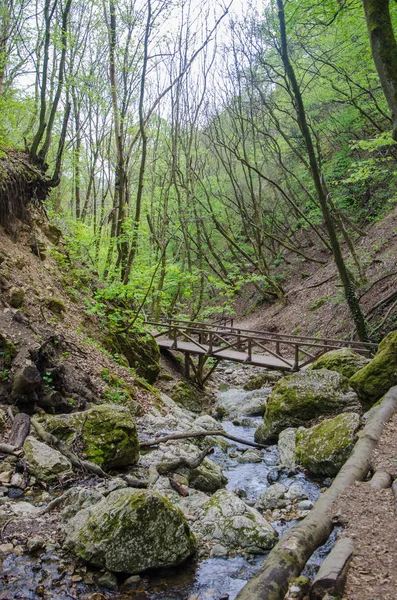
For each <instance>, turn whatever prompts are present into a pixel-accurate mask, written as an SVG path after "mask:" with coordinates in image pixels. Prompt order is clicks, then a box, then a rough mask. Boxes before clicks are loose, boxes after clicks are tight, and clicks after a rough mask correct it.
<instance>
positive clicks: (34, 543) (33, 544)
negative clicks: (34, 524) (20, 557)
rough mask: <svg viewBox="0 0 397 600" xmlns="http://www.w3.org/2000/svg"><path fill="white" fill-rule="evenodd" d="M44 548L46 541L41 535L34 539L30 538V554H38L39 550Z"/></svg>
mask: <svg viewBox="0 0 397 600" xmlns="http://www.w3.org/2000/svg"><path fill="white" fill-rule="evenodd" d="M44 546H45V540H44V538H43V537H42V536H41V535H34V536H33V537H31V538H29V539H28V540H27V542H26V547H27V549H28V552H36V551H37V550H40V549H41V548H44Z"/></svg>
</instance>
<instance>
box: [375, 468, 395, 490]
mask: <svg viewBox="0 0 397 600" xmlns="http://www.w3.org/2000/svg"><path fill="white" fill-rule="evenodd" d="M392 483H393V477H392V476H391V475H390V473H388V472H387V471H385V470H381V469H380V470H379V471H376V472H375V473H374V475H373V477H372V479H371V481H370V486H371V487H373V488H374V489H375V490H385V489H387V488H389V487H391V484H392Z"/></svg>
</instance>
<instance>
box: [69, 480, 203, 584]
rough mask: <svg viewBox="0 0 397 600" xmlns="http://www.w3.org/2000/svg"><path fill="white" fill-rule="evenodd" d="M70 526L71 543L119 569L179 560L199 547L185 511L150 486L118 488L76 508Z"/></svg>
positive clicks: (125, 570)
mask: <svg viewBox="0 0 397 600" xmlns="http://www.w3.org/2000/svg"><path fill="white" fill-rule="evenodd" d="M65 530H66V531H67V537H66V540H65V545H66V547H67V548H69V549H70V550H72V551H73V552H74V553H75V554H76V555H77V556H79V557H80V558H82V559H83V560H85V561H86V562H88V563H90V564H92V565H94V566H97V567H105V568H106V569H108V570H109V571H113V572H116V573H129V574H132V575H135V574H137V573H141V572H142V571H145V570H146V569H153V568H160V567H168V566H171V565H178V564H180V563H181V562H183V561H184V560H186V559H187V558H188V557H189V556H190V555H191V554H193V553H194V551H195V549H196V541H195V538H194V536H193V535H192V533H191V531H190V529H189V525H188V523H187V521H186V519H185V517H184V515H183V513H182V511H181V510H179V509H178V508H176V507H174V506H172V504H171V503H170V502H169V501H168V500H167V499H166V498H163V497H162V496H160V495H159V494H156V493H151V492H147V491H146V490H145V491H138V492H137V491H134V490H131V489H123V490H116V491H115V492H112V493H111V494H109V495H108V496H107V497H106V498H104V499H103V500H101V501H100V502H99V503H98V504H95V505H94V506H91V507H90V508H87V509H85V510H82V511H80V512H79V513H77V515H76V516H75V517H74V518H73V519H71V520H70V521H69V522H68V523H67V525H66V527H65Z"/></svg>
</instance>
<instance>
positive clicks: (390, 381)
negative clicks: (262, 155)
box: [350, 331, 397, 408]
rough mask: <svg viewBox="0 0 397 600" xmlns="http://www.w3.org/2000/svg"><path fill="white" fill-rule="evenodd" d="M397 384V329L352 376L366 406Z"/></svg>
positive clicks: (352, 380) (368, 406) (354, 387)
mask: <svg viewBox="0 0 397 600" xmlns="http://www.w3.org/2000/svg"><path fill="white" fill-rule="evenodd" d="M396 384H397V331H392V332H391V333H389V335H387V336H386V337H385V338H384V339H383V340H382V341H381V343H380V344H379V348H378V352H377V353H376V354H375V356H374V358H373V359H372V360H371V361H370V362H369V363H368V364H367V365H366V366H365V367H363V368H362V369H360V370H359V371H357V373H355V374H354V375H353V377H351V378H350V385H351V386H352V388H353V389H354V390H355V391H356V392H357V394H358V397H359V399H360V400H361V402H362V404H363V405H364V407H365V408H370V407H371V406H372V405H373V404H374V403H375V402H377V401H378V400H379V399H380V398H381V397H382V396H383V395H384V394H386V392H387V391H388V390H389V389H390V388H391V387H392V386H393V385H396Z"/></svg>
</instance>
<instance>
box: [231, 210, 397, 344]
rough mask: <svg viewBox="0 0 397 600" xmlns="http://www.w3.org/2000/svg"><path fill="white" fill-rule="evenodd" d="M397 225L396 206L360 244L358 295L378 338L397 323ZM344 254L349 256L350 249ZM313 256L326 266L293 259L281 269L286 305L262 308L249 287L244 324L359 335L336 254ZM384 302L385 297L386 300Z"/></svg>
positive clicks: (241, 314) (241, 311) (240, 308)
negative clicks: (361, 275)
mask: <svg viewBox="0 0 397 600" xmlns="http://www.w3.org/2000/svg"><path fill="white" fill-rule="evenodd" d="M396 223H397V208H394V209H393V210H392V211H391V212H390V213H389V214H388V215H387V216H385V217H384V218H383V219H381V220H379V221H378V222H376V223H373V224H372V225H370V226H369V227H368V229H367V230H366V235H365V236H363V237H361V238H357V239H356V242H355V243H356V252H357V254H358V255H359V257H360V259H361V262H362V265H363V267H364V269H365V274H366V278H367V280H366V281H365V282H361V283H360V284H359V285H358V295H359V296H360V298H361V300H360V303H361V306H362V310H363V312H364V314H365V315H367V316H368V321H369V323H370V325H371V331H370V332H371V335H372V337H373V339H374V340H375V341H377V340H379V339H381V338H382V337H384V335H386V334H387V333H388V332H389V331H391V330H393V329H395V327H396V326H397V306H396V298H397V295H396V296H393V295H392V294H393V292H395V291H396V292H397V288H396V282H397V267H396V258H397V225H396ZM344 252H345V255H346V256H348V251H347V249H346V248H345V249H344ZM310 255H311V256H313V257H314V258H317V259H321V260H324V261H325V264H324V265H319V264H317V263H313V262H308V261H304V260H303V259H302V260H299V261H298V260H297V259H296V258H295V259H293V258H292V259H291V263H290V264H289V265H287V266H284V265H283V267H282V269H283V272H284V275H283V279H284V287H285V291H286V295H287V304H286V305H285V306H284V305H282V304H281V303H280V302H279V303H276V304H264V305H262V306H260V307H259V308H258V307H257V306H255V302H256V301H257V295H255V293H253V292H252V290H246V293H245V298H244V297H241V298H240V299H239V300H238V301H237V302H236V311H237V320H238V323H239V325H240V326H241V327H246V328H251V329H259V330H270V331H279V332H280V333H294V334H301V335H314V336H315V335H322V336H328V337H333V336H336V337H338V338H342V339H343V338H349V337H352V336H353V335H354V329H353V324H352V321H351V318H350V315H349V313H348V310H347V305H346V302H345V301H344V297H343V290H342V288H341V285H340V281H339V278H338V274H337V271H336V267H335V264H334V262H333V259H332V257H331V256H330V255H329V254H327V252H325V251H322V252H319V251H314V250H313V249H312V250H311V254H310ZM280 271H281V267H280ZM389 297H390V298H389ZM387 298H389V299H388V300H386V299H387ZM382 300H386V301H385V302H383V303H382ZM378 303H381V304H380V306H379V307H378V308H375V307H376V306H377V304H378ZM374 308H375V310H374Z"/></svg>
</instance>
